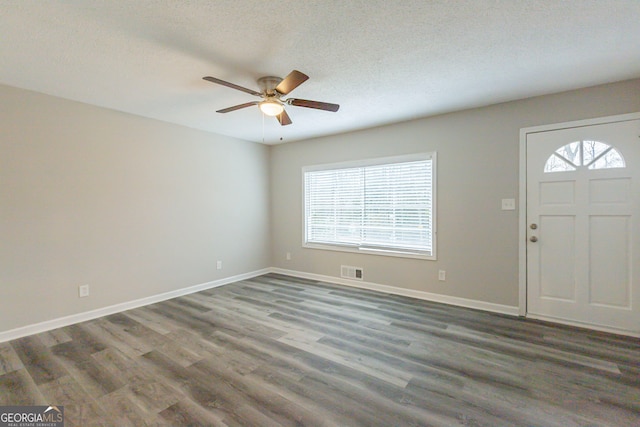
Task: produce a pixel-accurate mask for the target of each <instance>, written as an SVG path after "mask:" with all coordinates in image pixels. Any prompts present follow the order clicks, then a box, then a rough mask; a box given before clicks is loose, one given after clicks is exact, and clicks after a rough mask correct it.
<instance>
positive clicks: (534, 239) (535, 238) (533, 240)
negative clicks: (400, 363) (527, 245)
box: [529, 236, 538, 243]
mask: <svg viewBox="0 0 640 427" xmlns="http://www.w3.org/2000/svg"><path fill="white" fill-rule="evenodd" d="M529 240H531V241H532V242H533V243H535V242H537V241H538V238H537V237H536V236H531V237H529Z"/></svg>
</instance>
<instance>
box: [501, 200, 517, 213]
mask: <svg viewBox="0 0 640 427" xmlns="http://www.w3.org/2000/svg"><path fill="white" fill-rule="evenodd" d="M502 210H503V211H515V210H516V199H502Z"/></svg>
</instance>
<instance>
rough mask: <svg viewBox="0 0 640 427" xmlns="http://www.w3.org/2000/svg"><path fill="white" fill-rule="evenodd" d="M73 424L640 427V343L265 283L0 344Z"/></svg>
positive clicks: (21, 386)
mask: <svg viewBox="0 0 640 427" xmlns="http://www.w3.org/2000/svg"><path fill="white" fill-rule="evenodd" d="M15 404H57V405H62V406H64V407H65V414H66V415H67V423H66V425H67V426H71V427H73V426H88V425H107V426H128V425H131V426H134V425H135V426H145V425H149V426H182V425H194V426H195V425H203V426H257V425H260V426H326V427H336V426H385V427H386V426H398V427H403V426H446V427H449V426H453V425H467V426H487V427H498V426H505V427H506V426H552V427H553V426H562V427H565V426H625V427H626V426H634V425H640V340H637V339H634V338H629V337H622V336H618V335H612V334H607V333H602V332H595V331H588V330H584V329H579V328H572V327H566V326H559V325H554V324H550V323H546V322H540V321H530V320H523V319H518V318H513V317H510V316H506V315H501V314H496V313H486V312H482V311H479V310H470V309H465V308H461V307H454V306H450V305H445V304H438V303H434V302H429V301H421V300H415V299H412V298H409V297H404V296H399V295H391V294H385V293H379V292H375V291H371V290H366V289H357V288H348V287H344V286H341V285H336V284H329V283H323V282H319V281H315V280H310V279H300V278H294V277H288V276H285V275H280V274H267V275H263V276H259V277H255V278H252V279H247V280H243V281H239V282H236V283H232V284H229V285H225V286H221V287H217V288H212V289H208V290H205V291H202V292H198V293H194V294H190V295H186V296H183V297H179V298H175V299H172V300H168V301H163V302H160V303H157V304H153V305H149V306H146V307H140V308H136V309H133V310H129V311H126V312H123V313H117V314H112V315H109V316H106V317H103V318H98V319H94V320H90V321H87V322H83V323H79V324H76V325H71V326H67V327H64V328H60V329H56V330H53V331H48V332H43V333H40V334H37V335H34V336H30V337H25V338H21V339H18V340H14V341H10V342H7V343H0V405H15Z"/></svg>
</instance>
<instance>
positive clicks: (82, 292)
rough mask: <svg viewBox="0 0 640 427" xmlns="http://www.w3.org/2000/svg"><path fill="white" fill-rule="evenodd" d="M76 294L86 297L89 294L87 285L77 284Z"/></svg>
mask: <svg viewBox="0 0 640 427" xmlns="http://www.w3.org/2000/svg"><path fill="white" fill-rule="evenodd" d="M78 296H79V297H80V298H84V297H88V296H89V285H81V286H78Z"/></svg>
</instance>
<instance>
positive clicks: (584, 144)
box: [526, 120, 640, 333]
mask: <svg viewBox="0 0 640 427" xmlns="http://www.w3.org/2000/svg"><path fill="white" fill-rule="evenodd" d="M526 156H527V186H526V188H527V212H526V217H527V227H528V229H527V237H528V239H529V240H528V241H527V292H526V297H527V315H528V316H530V317H535V318H540V319H546V320H554V321H561V322H562V321H565V322H568V323H574V324H576V323H577V324H583V325H585V326H589V325H591V326H598V327H607V328H612V329H617V330H623V331H631V332H633V333H640V283H639V282H640V230H639V229H638V225H637V224H638V220H639V219H640V120H627V121H621V122H615V123H606V124H598V125H591V126H579V127H574V128H567V129H559V130H551V131H545V132H537V133H530V134H527V138H526ZM634 266H636V268H635V269H634V268H633V267H634Z"/></svg>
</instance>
